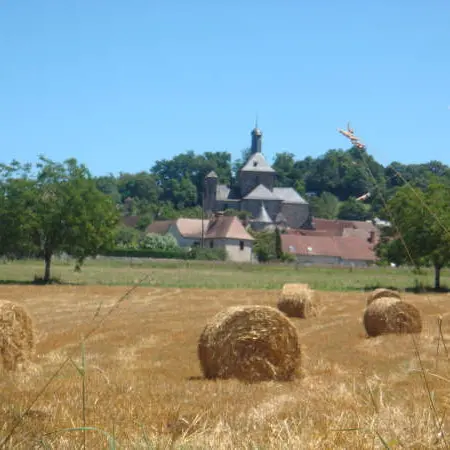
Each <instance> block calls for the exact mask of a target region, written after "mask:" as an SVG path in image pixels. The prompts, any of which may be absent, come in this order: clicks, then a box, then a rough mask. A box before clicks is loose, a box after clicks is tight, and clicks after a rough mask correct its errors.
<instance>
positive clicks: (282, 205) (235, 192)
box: [204, 127, 311, 230]
mask: <svg viewBox="0 0 450 450" xmlns="http://www.w3.org/2000/svg"><path fill="white" fill-rule="evenodd" d="M251 135H252V146H251V153H250V156H249V158H248V160H247V161H246V162H245V164H244V166H243V167H242V168H241V169H240V170H239V173H238V176H237V184H236V185H234V186H228V185H225V184H219V183H218V177H217V174H216V173H215V172H214V171H211V172H210V173H208V174H207V175H206V178H205V196H204V208H205V211H206V214H208V215H209V214H211V213H214V212H217V211H226V210H227V209H234V210H238V211H247V212H249V213H250V214H251V215H252V219H251V220H250V225H251V226H252V227H253V228H254V229H258V230H261V229H266V228H269V229H270V228H274V227H276V226H280V227H282V228H285V227H290V228H311V212H310V207H309V204H308V202H307V201H306V200H305V199H304V198H302V197H301V196H300V195H299V194H298V192H297V191H296V190H295V189H294V188H292V187H277V186H276V176H277V174H276V172H275V170H274V169H273V168H272V167H271V166H270V164H268V162H267V161H266V159H265V157H264V155H263V153H262V132H261V130H260V129H259V128H258V127H255V128H254V129H253V130H252V132H251Z"/></svg>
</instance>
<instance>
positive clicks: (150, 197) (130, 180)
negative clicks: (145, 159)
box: [117, 171, 161, 203]
mask: <svg viewBox="0 0 450 450" xmlns="http://www.w3.org/2000/svg"><path fill="white" fill-rule="evenodd" d="M117 186H118V190H119V193H120V195H121V196H122V199H126V198H133V199H139V200H143V201H146V202H148V203H156V202H157V201H158V200H159V197H160V195H161V187H160V186H159V185H158V180H157V178H156V177H155V175H153V174H151V173H149V172H144V171H142V172H138V173H136V174H131V173H121V174H120V175H119V179H118V180H117Z"/></svg>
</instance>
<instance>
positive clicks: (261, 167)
mask: <svg viewBox="0 0 450 450" xmlns="http://www.w3.org/2000/svg"><path fill="white" fill-rule="evenodd" d="M241 172H272V173H273V172H275V170H274V169H272V167H270V164H269V163H268V162H267V161H266V158H264V155H263V154H262V153H253V154H252V155H250V158H248V160H247V162H246V163H245V165H244V167H242V169H241Z"/></svg>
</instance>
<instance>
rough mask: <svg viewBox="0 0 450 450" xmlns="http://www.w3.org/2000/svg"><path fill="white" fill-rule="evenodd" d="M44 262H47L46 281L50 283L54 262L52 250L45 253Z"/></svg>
mask: <svg viewBox="0 0 450 450" xmlns="http://www.w3.org/2000/svg"><path fill="white" fill-rule="evenodd" d="M44 262H45V272H44V282H45V283H48V282H49V281H50V266H51V264H52V254H51V252H47V251H46V252H45V253H44Z"/></svg>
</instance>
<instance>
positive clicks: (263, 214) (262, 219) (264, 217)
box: [254, 202, 273, 223]
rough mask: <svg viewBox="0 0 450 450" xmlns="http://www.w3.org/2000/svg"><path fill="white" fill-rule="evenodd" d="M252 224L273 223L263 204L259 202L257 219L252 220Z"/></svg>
mask: <svg viewBox="0 0 450 450" xmlns="http://www.w3.org/2000/svg"><path fill="white" fill-rule="evenodd" d="M254 222H259V223H273V222H272V219H271V218H270V216H269V214H268V213H267V210H266V207H265V206H264V203H263V202H261V209H260V210H259V214H258V217H257V218H256V219H255V220H254Z"/></svg>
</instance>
